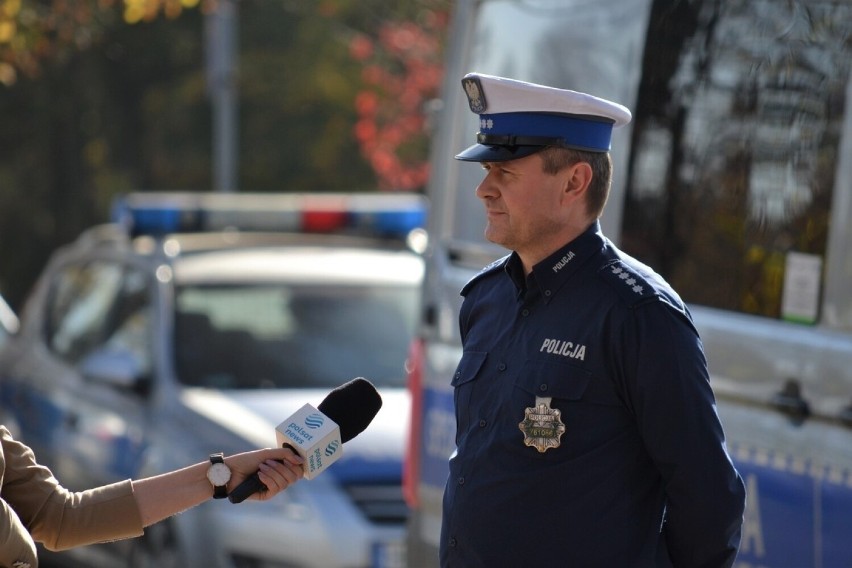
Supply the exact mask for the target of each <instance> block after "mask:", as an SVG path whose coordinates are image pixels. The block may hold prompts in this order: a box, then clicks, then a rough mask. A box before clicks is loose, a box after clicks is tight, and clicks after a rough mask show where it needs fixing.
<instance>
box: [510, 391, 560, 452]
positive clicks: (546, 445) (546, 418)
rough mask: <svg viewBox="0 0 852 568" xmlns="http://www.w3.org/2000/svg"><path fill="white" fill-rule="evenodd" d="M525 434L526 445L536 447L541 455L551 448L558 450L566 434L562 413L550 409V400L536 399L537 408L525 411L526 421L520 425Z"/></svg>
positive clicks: (555, 409) (556, 409)
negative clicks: (563, 435)
mask: <svg viewBox="0 0 852 568" xmlns="http://www.w3.org/2000/svg"><path fill="white" fill-rule="evenodd" d="M518 428H520V429H521V432H523V433H524V444H525V445H527V446H531V447H534V448H535V449H537V450H538V451H539V452H540V453H544V452H546V451H547V450H549V449H550V448H558V447H559V445H560V444H561V443H562V442H561V438H562V434H564V433H565V424H563V423H562V412H561V411H560V410H559V409H558V408H550V399H549V398H541V397H536V399H535V406H533V407H530V408H527V409H526V410H525V411H524V421H523V422H521V423H520V424H518Z"/></svg>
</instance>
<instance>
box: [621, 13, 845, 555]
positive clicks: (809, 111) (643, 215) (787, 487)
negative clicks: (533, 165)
mask: <svg viewBox="0 0 852 568" xmlns="http://www.w3.org/2000/svg"><path fill="white" fill-rule="evenodd" d="M687 4H692V6H689V7H688V6H687ZM658 5H660V6H661V3H660V4H658ZM679 10H680V12H681V13H680V14H678V13H676V12H677V10H676V11H675V12H671V13H663V12H662V11H660V10H655V11H654V12H652V15H651V23H650V25H649V31H648V41H647V42H646V45H645V57H644V63H643V69H642V81H641V83H640V88H639V94H638V99H637V101H636V107H635V113H634V114H635V120H634V128H633V133H632V135H633V140H632V155H631V157H630V168H629V171H628V180H627V192H626V200H625V204H624V220H623V226H622V229H623V230H622V234H621V245H622V247H623V248H624V249H625V250H626V251H628V252H630V253H631V254H634V255H635V256H637V257H639V258H640V259H642V260H644V261H645V262H647V263H648V264H650V265H651V266H653V267H655V268H656V269H657V270H658V271H660V272H661V273H662V274H663V275H664V276H665V277H666V279H667V280H669V282H671V283H672V285H673V286H674V287H675V289H676V290H678V291H679V293H680V294H681V295H682V296H683V298H684V299H685V300H686V302H687V303H688V304H689V305H690V306H691V308H692V310H693V315H694V316H695V319H696V323H697V325H698V327H699V330H700V332H701V335H702V339H703V341H704V344H705V348H706V351H707V356H708V360H709V365H710V371H711V375H712V382H713V387H714V390H715V392H716V395H717V398H718V400H719V412H720V415H721V417H722V421H723V423H724V426H725V430H726V433H727V435H728V440H729V446H730V450H731V453H732V456H733V458H734V460H735V462H736V465H737V467H738V469H739V470H740V472H741V474H742V475H743V477H744V479H745V481H746V484H747V490H748V507H747V510H746V523H745V526H744V532H743V541H742V546H741V550H740V555H739V561H738V563H739V565H741V566H773V567H776V566H790V567H803V566H815V567H817V566H848V565H849V563H850V562H851V561H852V540H850V539H848V538H847V537H846V536H844V533H845V531H848V527H850V526H852V430H850V428H849V426H850V414H852V413H850V405H852V367H850V365H849V362H850V361H852V334H850V331H852V310H850V307H852V304H850V301H852V293H850V288H849V286H848V282H849V279H850V276H852V271H850V266H849V264H850V261H849V256H850V255H849V253H848V247H849V246H850V244H852V241H850V233H849V231H848V229H847V228H846V226H847V225H848V223H847V219H848V218H849V215H850V213H852V211H850V205H849V196H850V181H849V180H850V175H849V172H850V168H852V163H850V160H852V110H850V103H852V97H850V93H852V82H850V73H849V70H850V61H852V48H850V43H849V39H848V38H849V30H848V24H846V23H841V22H849V21H852V4H849V3H835V2H804V1H799V2H787V1H777V0H776V1H773V0H763V1H758V2H735V1H729V2H704V3H701V2H698V3H681V5H680V8H679ZM673 48H674V49H673Z"/></svg>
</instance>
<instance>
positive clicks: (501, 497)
mask: <svg viewBox="0 0 852 568" xmlns="http://www.w3.org/2000/svg"><path fill="white" fill-rule="evenodd" d="M462 85H463V87H464V90H465V93H466V94H467V97H468V102H469V104H470V108H471V110H472V111H473V112H475V113H476V114H479V115H480V132H479V133H478V135H477V142H478V143H477V144H474V145H473V146H471V147H470V148H467V149H466V150H464V151H463V152H462V153H461V154H459V155H458V156H456V158H457V159H459V160H464V161H473V162H480V163H481V164H482V166H483V168H484V169H485V176H484V179H483V180H482V182H481V183H480V184H479V186H478V187H477V189H476V195H477V197H479V198H480V200H481V201H482V203H483V204H484V206H485V212H486V214H487V225H486V227H485V236H486V238H487V239H488V240H490V241H492V242H494V243H497V244H499V245H502V246H503V247H505V248H507V249H509V250H511V251H512V252H511V254H509V255H508V256H506V257H504V258H502V259H500V260H498V261H496V262H495V263H493V264H491V265H490V266H488V267H486V268H485V269H483V270H482V271H481V272H480V273H479V274H478V275H477V276H476V277H474V278H473V279H472V280H471V281H470V282H469V283H468V284H467V285H466V286H465V287H464V289H463V290H462V295H463V296H464V302H463V304H462V308H461V312H460V314H459V322H460V330H461V337H462V341H463V345H464V353H463V356H462V359H461V361H460V363H459V366H458V368H457V371H456V373H455V375H454V376H453V379H452V384H453V387H454V390H455V395H454V396H455V407H456V421H457V437H456V445H457V450H456V452H455V453H454V454H453V456H452V458H451V459H450V475H449V479H448V482H447V487H446V491H445V493H444V517H443V525H442V534H441V546H440V548H441V552H440V555H441V565H442V566H444V567H452V568H473V567H488V568H495V567H502V566H506V567H519V566H543V565H545V564H546V565H549V566H569V567H575V566H576V567H582V568H588V567H593V566H602V567H607V568H612V567H618V568H622V567H657V566H707V567H720V566H730V565H731V564H733V562H734V558H735V556H736V552H737V548H738V546H739V540H740V528H741V524H742V517H743V510H744V506H745V490H744V486H743V483H742V479H741V478H740V476H739V475H738V473H737V471H736V470H735V469H734V466H733V464H732V462H731V460H730V457H729V455H728V453H727V449H726V446H725V437H724V433H723V430H722V426H721V424H720V421H719V418H718V416H717V414H716V410H715V400H714V396H713V392H712V391H711V388H710V384H709V376H708V371H707V365H706V360H705V357H704V353H703V349H702V346H701V342H700V339H699V336H698V333H697V331H696V329H695V327H694V326H693V322H692V319H691V316H690V314H689V311H688V309H687V307H686V306H685V305H684V303H683V302H682V301H681V299H680V298H679V297H678V295H677V294H676V293H675V291H674V290H672V288H671V287H670V286H669V285H668V284H667V283H666V282H665V281H664V280H663V279H662V278H661V277H660V276H659V275H657V274H656V273H655V272H654V271H653V270H652V269H650V268H649V267H647V266H645V265H644V264H642V263H640V262H638V261H637V260H635V259H633V258H631V257H630V256H628V255H626V254H625V253H623V252H622V251H620V250H618V249H617V248H616V247H615V246H614V245H613V244H612V243H611V242H610V241H609V240H608V239H607V238H606V237H605V236H604V235H603V234H602V233H601V229H600V224H599V221H598V219H599V217H600V215H601V213H602V210H603V208H604V204H605V202H606V199H607V194H608V192H609V186H610V180H611V175H612V163H611V160H610V156H609V149H610V141H611V134H612V129H613V128H616V127H620V126H622V125H624V124H627V123H628V122H629V121H630V118H631V115H630V112H629V111H628V110H627V109H626V108H624V107H623V106H621V105H618V104H615V103H612V102H610V101H606V100H602V99H599V98H596V97H593V96H590V95H587V94H583V93H578V92H574V91H569V90H563V89H554V88H550V87H546V86H542V85H535V84H531V83H525V82H521V81H515V80H512V79H506V78H501V77H493V76H488V75H483V74H469V75H467V76H465V77H464V79H463V80H462Z"/></svg>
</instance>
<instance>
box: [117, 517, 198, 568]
mask: <svg viewBox="0 0 852 568" xmlns="http://www.w3.org/2000/svg"><path fill="white" fill-rule="evenodd" d="M127 565H128V568H154V567H157V568H178V567H181V566H186V564H185V563H184V562H183V559H182V558H181V553H180V547H179V546H178V539H177V535H176V534H175V530H174V527H173V526H172V524H171V523H170V522H169V521H162V522H159V523H157V524H154V525H151V526H149V527H148V528H146V529H145V534H144V535H143V536H141V537H139V538H136V539H134V540H133V544H132V546H131V548H130V558H129V562H128V564H127Z"/></svg>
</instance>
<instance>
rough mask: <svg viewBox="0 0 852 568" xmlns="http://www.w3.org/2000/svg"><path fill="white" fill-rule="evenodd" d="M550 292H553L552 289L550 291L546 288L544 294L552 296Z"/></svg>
mask: <svg viewBox="0 0 852 568" xmlns="http://www.w3.org/2000/svg"><path fill="white" fill-rule="evenodd" d="M550 294H551V291H550V290H545V291H544V295H545V296H547V297H548V298H549V297H550Z"/></svg>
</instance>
